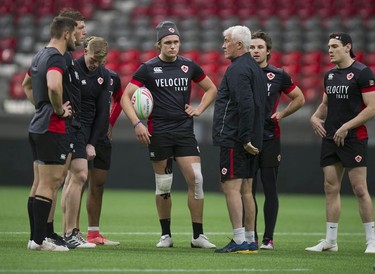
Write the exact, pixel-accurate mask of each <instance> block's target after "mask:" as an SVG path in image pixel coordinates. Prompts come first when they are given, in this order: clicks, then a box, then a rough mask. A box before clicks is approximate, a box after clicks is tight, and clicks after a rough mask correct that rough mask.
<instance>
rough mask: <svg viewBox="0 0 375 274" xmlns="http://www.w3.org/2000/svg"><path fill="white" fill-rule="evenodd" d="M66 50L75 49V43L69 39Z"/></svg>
mask: <svg viewBox="0 0 375 274" xmlns="http://www.w3.org/2000/svg"><path fill="white" fill-rule="evenodd" d="M66 49H67V51H74V50H75V49H76V45H75V43H74V42H73V41H72V40H69V43H68V45H67V47H66Z"/></svg>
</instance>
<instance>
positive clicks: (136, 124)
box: [133, 120, 142, 128]
mask: <svg viewBox="0 0 375 274" xmlns="http://www.w3.org/2000/svg"><path fill="white" fill-rule="evenodd" d="M140 123H142V122H141V120H138V122H136V123H135V124H134V126H133V127H134V128H135V127H136V126H138V125H139V124H140Z"/></svg>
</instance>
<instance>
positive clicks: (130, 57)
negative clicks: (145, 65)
mask: <svg viewBox="0 0 375 274" xmlns="http://www.w3.org/2000/svg"><path fill="white" fill-rule="evenodd" d="M119 58H120V62H133V61H138V60H139V51H138V50H137V49H128V50H126V51H122V52H121V53H120V57H119Z"/></svg>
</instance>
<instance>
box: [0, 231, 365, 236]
mask: <svg viewBox="0 0 375 274" xmlns="http://www.w3.org/2000/svg"><path fill="white" fill-rule="evenodd" d="M102 233H103V234H105V235H130V236H132V235H159V236H160V232H135V231H133V232H105V231H104V232H102ZM1 234H6V235H12V234H15V235H16V234H30V232H29V231H0V235H1ZM204 234H206V235H231V231H228V232H205V233H204ZM173 235H191V232H173ZM275 235H279V236H319V235H325V232H324V231H322V232H275ZM340 236H363V233H360V232H340Z"/></svg>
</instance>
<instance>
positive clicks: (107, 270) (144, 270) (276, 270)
mask: <svg viewBox="0 0 375 274" xmlns="http://www.w3.org/2000/svg"><path fill="white" fill-rule="evenodd" d="M308 271H311V269H305V268H291V269H276V268H274V269H271V268H270V269H259V268H258V269H257V268H238V269H181V268H177V269H136V268H133V269H128V268H122V269H97V268H95V269H0V273H12V272H17V273H20V272H22V273H53V272H57V273H58V272H64V273H67V272H69V273H85V272H106V273H108V272H110V273H114V272H121V273H126V272H138V273H153V272H156V273H171V272H172V273H176V272H195V273H197V272H198V273H199V272H203V273H206V272H221V273H222V272H236V273H238V272H277V273H280V272H287V273H290V272H308Z"/></svg>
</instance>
